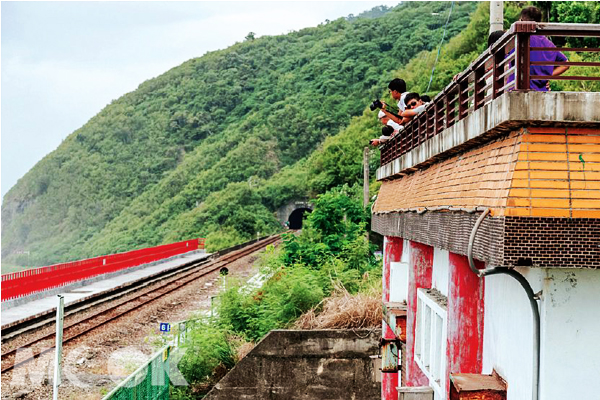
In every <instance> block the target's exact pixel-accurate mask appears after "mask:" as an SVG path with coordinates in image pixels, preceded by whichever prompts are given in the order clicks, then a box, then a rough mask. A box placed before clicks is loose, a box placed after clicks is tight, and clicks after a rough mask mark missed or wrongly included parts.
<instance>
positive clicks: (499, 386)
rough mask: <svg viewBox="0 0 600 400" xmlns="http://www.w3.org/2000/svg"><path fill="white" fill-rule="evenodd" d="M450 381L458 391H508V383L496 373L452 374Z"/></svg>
mask: <svg viewBox="0 0 600 400" xmlns="http://www.w3.org/2000/svg"><path fill="white" fill-rule="evenodd" d="M450 381H451V383H452V385H453V386H454V388H455V389H456V391H457V392H458V393H460V392H469V391H471V392H473V391H479V390H498V391H506V383H505V382H504V381H503V380H502V379H501V378H500V377H498V376H495V375H482V374H450Z"/></svg>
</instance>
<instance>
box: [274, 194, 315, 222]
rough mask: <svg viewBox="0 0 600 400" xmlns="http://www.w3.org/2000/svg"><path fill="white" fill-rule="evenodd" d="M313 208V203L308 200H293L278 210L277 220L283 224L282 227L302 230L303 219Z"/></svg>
mask: <svg viewBox="0 0 600 400" xmlns="http://www.w3.org/2000/svg"><path fill="white" fill-rule="evenodd" d="M313 208H314V207H313V205H312V203H310V202H309V201H308V200H306V199H303V200H293V201H290V202H289V203H287V204H286V205H284V206H283V207H280V208H279V210H277V219H278V220H279V222H281V225H283V226H286V227H289V228H290V229H301V228H302V220H303V218H304V217H305V216H306V214H307V213H309V212H311V211H312V210H313Z"/></svg>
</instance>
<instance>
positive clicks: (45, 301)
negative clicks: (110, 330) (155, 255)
mask: <svg viewBox="0 0 600 400" xmlns="http://www.w3.org/2000/svg"><path fill="white" fill-rule="evenodd" d="M210 255H211V253H206V252H205V251H204V250H195V251H190V252H188V253H184V254H180V255H178V256H175V257H170V258H168V259H166V260H161V261H156V262H154V263H151V264H144V265H138V266H135V267H132V268H128V269H127V270H123V271H118V272H114V273H112V274H107V275H101V276H98V277H94V278H92V279H89V280H86V281H81V282H75V283H73V284H71V285H68V286H65V287H62V288H56V289H52V290H49V291H48V292H42V293H37V294H36V295H35V297H34V298H31V299H18V300H20V301H19V302H18V303H15V302H11V301H6V302H2V315H1V320H2V321H1V327H2V328H5V327H9V326H11V325H14V324H15V323H16V322H18V321H22V320H28V319H33V318H36V317H38V316H41V315H44V314H47V313H50V312H56V305H57V303H58V300H57V297H56V296H57V295H58V294H62V295H63V296H64V298H65V300H64V302H65V307H66V306H67V305H69V304H74V303H78V302H80V301H84V300H88V299H90V298H93V297H95V296H98V295H99V294H102V293H105V292H110V291H111V290H113V289H115V288H117V287H119V286H122V285H125V284H128V283H131V282H135V281H137V280H140V279H144V278H147V277H149V276H152V275H155V274H158V273H160V272H163V271H168V270H174V269H177V268H179V267H181V266H183V265H186V264H189V263H191V262H195V261H200V260H202V259H205V258H208V257H210ZM27 300H28V301H27Z"/></svg>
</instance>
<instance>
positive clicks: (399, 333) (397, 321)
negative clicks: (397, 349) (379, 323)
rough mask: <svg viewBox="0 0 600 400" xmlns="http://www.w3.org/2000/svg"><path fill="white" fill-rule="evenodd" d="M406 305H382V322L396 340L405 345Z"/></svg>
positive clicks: (387, 303) (388, 303)
mask: <svg viewBox="0 0 600 400" xmlns="http://www.w3.org/2000/svg"><path fill="white" fill-rule="evenodd" d="M407 312H408V306H407V305H406V303H390V302H384V303H383V320H384V321H385V323H386V324H387V325H388V326H389V327H390V329H391V330H392V332H393V333H394V336H395V338H396V339H398V340H400V341H402V342H405V343H406V315H407Z"/></svg>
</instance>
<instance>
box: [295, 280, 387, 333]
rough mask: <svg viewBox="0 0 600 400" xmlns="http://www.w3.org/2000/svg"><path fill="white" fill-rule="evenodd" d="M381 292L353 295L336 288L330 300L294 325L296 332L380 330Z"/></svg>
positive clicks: (307, 313) (326, 300) (323, 302)
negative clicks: (299, 330) (306, 330)
mask: <svg viewBox="0 0 600 400" xmlns="http://www.w3.org/2000/svg"><path fill="white" fill-rule="evenodd" d="M381 318H382V303H381V290H377V289H371V290H369V291H367V292H365V293H357V294H350V293H348V291H347V290H346V289H345V288H344V287H342V286H338V287H336V288H335V290H334V293H333V294H332V296H331V297H327V298H325V299H323V301H322V302H321V303H319V305H317V306H316V307H313V308H312V309H310V310H309V311H307V312H306V313H304V314H302V316H301V317H300V318H299V319H298V320H297V321H296V322H295V323H294V328H296V329H358V328H376V327H380V326H381Z"/></svg>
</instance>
